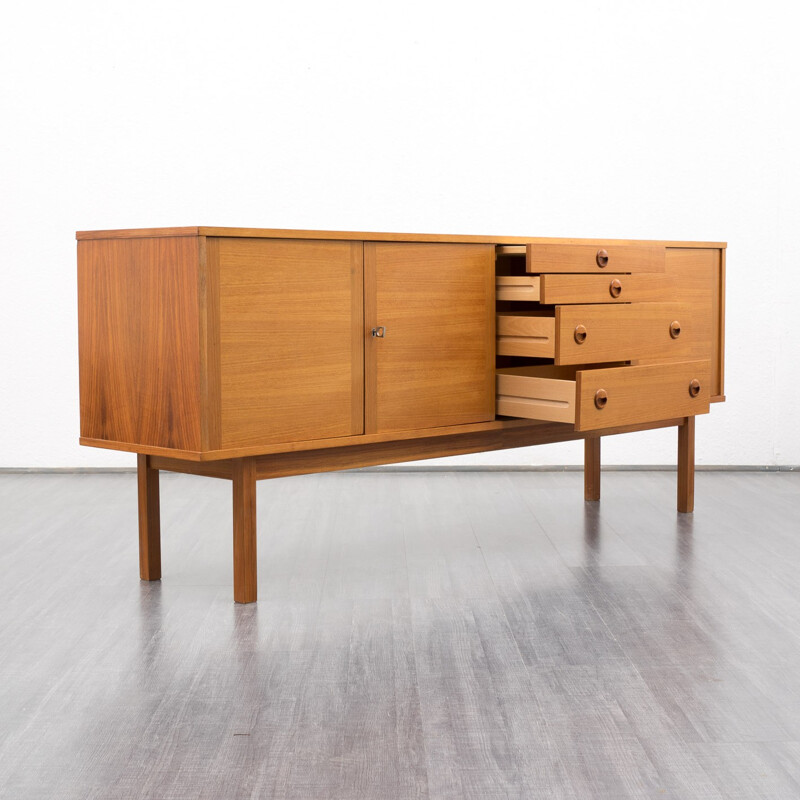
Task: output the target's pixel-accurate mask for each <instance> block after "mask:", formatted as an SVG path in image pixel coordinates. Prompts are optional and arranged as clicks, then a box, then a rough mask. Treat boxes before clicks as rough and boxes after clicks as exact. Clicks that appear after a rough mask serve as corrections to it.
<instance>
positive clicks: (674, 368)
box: [497, 361, 710, 431]
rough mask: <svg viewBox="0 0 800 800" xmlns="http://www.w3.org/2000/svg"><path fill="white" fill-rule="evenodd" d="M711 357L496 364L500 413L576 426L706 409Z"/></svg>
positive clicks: (613, 423) (609, 425)
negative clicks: (614, 363)
mask: <svg viewBox="0 0 800 800" xmlns="http://www.w3.org/2000/svg"><path fill="white" fill-rule="evenodd" d="M709 388H710V367H709V362H708V361H689V362H681V363H678V364H654V365H648V366H640V367H631V366H628V367H607V368H602V369H578V368H577V367H555V366H536V367H511V368H508V369H498V370H497V413H498V414H499V415H501V416H509V417H523V418H525V419H536V420H544V421H550V422H568V423H574V425H575V430H577V431H590V430H599V429H601V428H615V427H620V426H624V425H637V424H639V423H644V422H656V421H658V420H663V419H676V418H678V417H687V416H693V415H695V414H706V413H708V408H709V397H710V392H709Z"/></svg>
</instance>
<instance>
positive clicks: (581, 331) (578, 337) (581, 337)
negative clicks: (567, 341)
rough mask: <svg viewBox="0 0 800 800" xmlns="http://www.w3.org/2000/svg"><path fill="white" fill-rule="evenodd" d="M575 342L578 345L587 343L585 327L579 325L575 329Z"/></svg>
mask: <svg viewBox="0 0 800 800" xmlns="http://www.w3.org/2000/svg"><path fill="white" fill-rule="evenodd" d="M575 341H576V342H577V343H578V344H583V343H584V342H585V341H586V328H585V327H584V326H583V325H578V326H577V327H576V328H575Z"/></svg>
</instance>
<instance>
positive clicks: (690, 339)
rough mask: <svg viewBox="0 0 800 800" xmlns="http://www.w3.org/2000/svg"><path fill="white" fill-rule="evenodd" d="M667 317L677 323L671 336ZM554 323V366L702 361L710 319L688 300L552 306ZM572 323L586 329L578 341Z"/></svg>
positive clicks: (705, 356) (705, 355) (708, 342)
mask: <svg viewBox="0 0 800 800" xmlns="http://www.w3.org/2000/svg"><path fill="white" fill-rule="evenodd" d="M673 320H677V321H678V322H679V323H680V326H681V332H680V335H679V336H678V338H676V339H674V338H672V336H671V335H670V324H671V323H672V322H673ZM555 324H556V355H555V361H556V364H586V363H598V362H602V361H632V360H641V361H642V362H643V363H645V360H649V361H650V362H651V363H652V362H653V361H658V362H659V363H664V362H670V361H691V360H701V359H708V358H709V353H710V349H711V337H712V328H711V325H712V320H711V317H710V315H708V314H705V313H700V312H699V310H698V309H697V308H696V307H695V306H692V305H690V304H680V303H632V304H630V305H613V306H604V305H577V306H557V307H556V323H555ZM578 325H583V326H584V327H585V329H586V338H585V340H584V341H583V343H581V344H579V343H578V342H577V341H576V340H575V336H574V333H575V329H576V327H577V326H578Z"/></svg>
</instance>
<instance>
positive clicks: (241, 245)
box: [209, 238, 364, 447]
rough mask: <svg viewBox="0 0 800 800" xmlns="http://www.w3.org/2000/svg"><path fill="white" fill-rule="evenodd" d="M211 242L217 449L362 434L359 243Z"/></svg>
mask: <svg viewBox="0 0 800 800" xmlns="http://www.w3.org/2000/svg"><path fill="white" fill-rule="evenodd" d="M212 242H214V240H212V239H209V248H216V253H217V255H216V258H217V259H218V262H219V305H220V319H219V327H220V379H221V397H220V401H221V415H222V447H235V446H240V445H248V444H253V445H259V444H270V443H275V442H296V441H302V440H307V439H326V438H330V437H334V436H353V435H357V434H361V433H363V431H364V419H363V391H364V388H363V368H364V364H363V321H362V312H361V309H362V303H363V298H362V292H363V273H362V245H361V243H360V242H357V243H353V242H347V241H313V240H305V241H303V240H293V239H245V238H237V239H233V238H231V239H228V238H221V239H217V240H216V242H215V243H213V244H212ZM209 252H211V249H210V250H209Z"/></svg>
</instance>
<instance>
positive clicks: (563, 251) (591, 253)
mask: <svg viewBox="0 0 800 800" xmlns="http://www.w3.org/2000/svg"><path fill="white" fill-rule="evenodd" d="M665 254H666V248H664V247H655V246H649V245H622V244H609V245H604V244H602V242H599V243H597V244H529V245H528V247H527V256H526V257H527V260H526V269H527V271H528V272H533V273H546V272H589V273H592V272H604V273H605V272H664V262H665Z"/></svg>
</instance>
